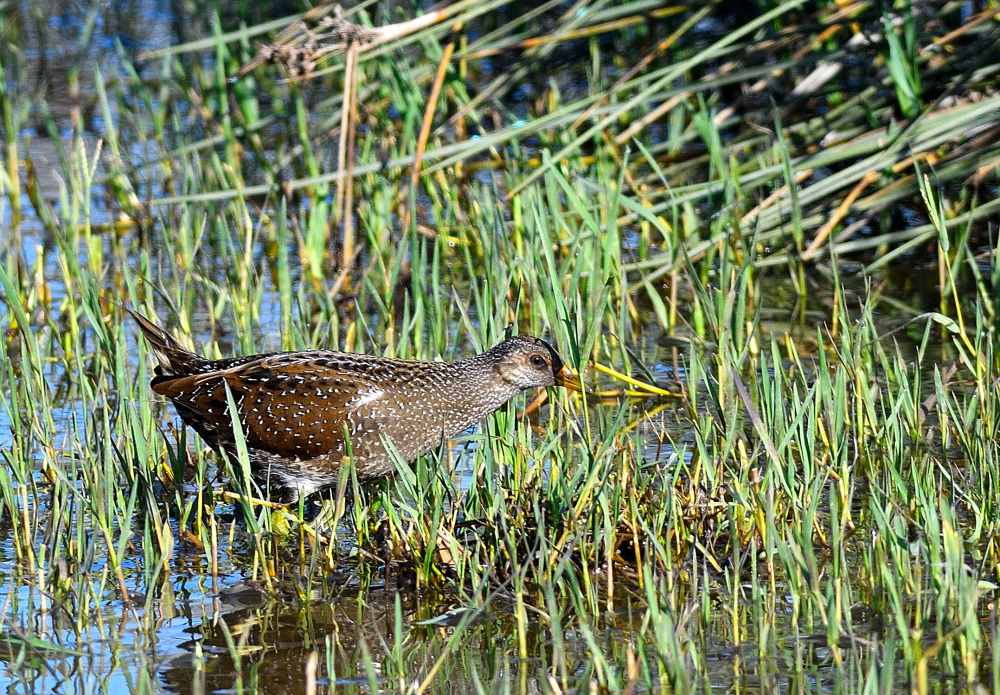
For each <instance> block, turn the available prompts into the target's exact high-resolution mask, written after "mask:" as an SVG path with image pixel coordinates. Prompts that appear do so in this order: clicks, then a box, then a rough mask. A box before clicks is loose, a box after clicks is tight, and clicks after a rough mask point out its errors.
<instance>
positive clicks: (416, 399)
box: [130, 312, 578, 499]
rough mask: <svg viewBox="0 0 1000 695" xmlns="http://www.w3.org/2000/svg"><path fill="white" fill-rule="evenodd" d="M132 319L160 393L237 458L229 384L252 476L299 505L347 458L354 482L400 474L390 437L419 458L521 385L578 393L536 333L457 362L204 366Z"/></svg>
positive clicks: (293, 358) (314, 353)
mask: <svg viewBox="0 0 1000 695" xmlns="http://www.w3.org/2000/svg"><path fill="white" fill-rule="evenodd" d="M130 313H131V314H132V316H133V317H134V318H135V320H136V321H137V322H138V324H139V327H140V328H141V329H142V332H143V334H144V335H145V336H146V340H147V341H148V342H149V344H150V346H151V347H152V349H153V351H154V353H155V354H156V357H157V360H158V362H159V364H158V366H157V367H156V371H155V374H156V376H155V378H154V379H153V380H152V382H151V384H150V385H151V386H152V388H153V391H154V392H156V393H158V394H160V395H162V396H166V397H167V398H169V399H170V400H171V401H172V402H173V404H174V406H175V407H176V409H177V412H178V414H179V415H180V416H181V418H182V419H183V420H184V422H185V423H186V424H188V425H190V426H191V427H192V428H194V430H195V431H196V432H198V434H199V435H201V437H202V439H204V440H205V441H206V442H207V443H208V444H209V445H210V446H211V447H212V448H214V449H216V450H220V449H221V450H224V451H226V453H227V454H229V455H230V456H235V455H236V446H235V440H234V437H233V430H232V426H231V422H232V420H231V416H230V414H229V410H228V408H227V401H226V390H225V385H227V384H228V386H229V390H230V392H231V393H232V396H233V401H234V403H235V404H236V407H237V410H238V413H239V418H240V422H241V425H242V429H243V433H244V436H245V438H246V444H247V449H248V453H249V458H250V466H251V470H252V472H253V474H254V476H255V477H256V478H257V480H258V482H259V483H260V484H261V487H262V489H264V490H269V489H270V490H275V489H277V490H279V491H280V492H279V495H280V496H281V497H290V498H292V499H294V498H296V497H297V496H299V495H308V494H310V493H312V492H314V491H316V490H319V489H320V488H323V487H326V486H328V485H332V484H333V483H335V482H336V481H337V479H338V476H339V468H340V466H341V464H342V463H343V462H344V460H345V458H346V457H347V456H348V450H349V451H350V458H351V460H352V461H353V462H354V464H355V466H356V469H357V473H358V477H359V478H361V479H372V478H378V477H381V476H385V475H388V474H390V473H391V472H392V471H393V465H392V461H391V459H390V457H389V454H388V452H387V451H386V447H385V446H384V443H383V438H387V439H389V440H391V441H392V443H393V445H394V446H395V448H396V449H397V450H398V451H399V453H400V454H401V455H402V457H403V458H404V459H406V460H412V459H414V458H416V457H417V456H419V455H420V454H423V453H425V452H427V451H429V450H430V449H432V448H434V447H435V446H437V445H439V444H441V443H442V442H443V441H444V440H446V439H448V438H449V437H453V436H454V435H456V434H458V433H459V432H462V431H463V430H465V429H467V428H468V427H470V426H471V425H473V424H474V423H476V422H478V421H479V420H481V419H482V418H483V417H485V416H486V415H488V414H489V413H492V412H493V411H494V410H496V409H497V408H499V407H500V406H502V405H503V404H504V403H506V402H507V401H508V400H510V399H511V398H512V397H513V396H514V395H515V394H517V393H518V392H519V391H521V390H523V389H527V388H532V387H544V386H552V385H562V386H566V387H568V388H573V389H578V387H577V386H575V385H574V384H573V382H571V381H567V380H566V375H565V372H564V370H563V362H562V360H561V359H560V358H559V355H557V354H556V352H555V350H553V349H552V347H551V346H550V345H549V344H548V343H546V342H545V341H544V340H540V339H538V338H533V337H531V336H515V337H513V338H508V339H507V340H504V341H503V342H501V343H500V344H498V345H496V346H495V347H494V348H492V349H490V350H488V351H486V352H484V353H483V354H481V355H477V356H476V357H472V358H469V359H465V360H459V361H457V362H421V361H415V360H397V359H389V358H385V357H376V356H373V355H361V354H354V353H346V352H332V351H327V350H311V351H306V352H276V353H269V354H262V355H250V356H247V357H232V358H228V359H222V360H208V359H205V358H204V357H201V356H199V355H196V354H194V353H192V352H190V351H188V350H185V349H184V348H183V347H181V345H180V344H179V343H178V342H177V341H176V340H175V339H174V338H173V336H171V335H170V334H169V333H167V332H166V331H165V330H163V329H162V328H160V327H159V326H157V325H156V324H154V323H153V322H152V321H150V320H149V319H147V318H145V317H144V316H141V315H139V314H136V313H135V312H130Z"/></svg>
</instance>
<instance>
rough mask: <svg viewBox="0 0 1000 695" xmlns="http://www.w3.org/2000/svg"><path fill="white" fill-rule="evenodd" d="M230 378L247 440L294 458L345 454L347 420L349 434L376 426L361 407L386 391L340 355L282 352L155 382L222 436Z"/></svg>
mask: <svg viewBox="0 0 1000 695" xmlns="http://www.w3.org/2000/svg"><path fill="white" fill-rule="evenodd" d="M316 354H317V355H322V353H316ZM331 354H332V353H331ZM226 384H228V386H229V390H230V391H231V392H232V395H233V401H234V402H235V403H236V406H237V408H238V411H239V415H240V421H241V424H242V426H243V432H244V435H245V437H246V441H247V446H248V447H251V448H254V449H261V450H263V451H268V452H270V453H273V454H277V455H279V456H283V457H286V458H290V459H311V458H315V457H317V456H322V455H326V454H336V453H344V452H345V436H344V431H345V426H346V428H347V430H348V433H349V435H354V434H358V433H359V432H361V431H366V430H368V429H370V428H373V427H375V426H376V423H367V422H366V421H365V419H366V417H367V416H366V415H365V413H367V412H369V411H370V408H364V407H362V406H365V405H368V404H370V403H371V401H372V400H373V399H376V398H380V397H381V396H382V393H383V391H382V389H381V388H380V387H379V385H378V383H377V382H376V381H375V380H373V379H371V378H369V377H366V376H365V375H363V374H359V373H356V372H355V371H352V370H345V369H343V368H342V367H338V361H337V360H336V359H335V358H330V357H324V356H312V357H294V356H290V355H282V354H278V355H270V356H266V357H263V358H261V359H258V360H254V361H250V362H246V363H242V364H238V365H236V366H234V367H231V368H227V369H220V370H218V371H215V372H208V373H203V374H196V375H191V376H187V377H183V378H179V379H172V380H170V381H166V382H163V383H160V384H157V385H156V387H155V388H156V391H157V393H160V394H161V395H164V396H167V397H168V398H170V399H171V400H173V401H174V403H175V404H176V405H177V406H178V408H179V410H182V411H188V412H186V413H185V415H187V416H189V417H193V418H197V417H199V416H200V417H201V418H202V419H203V420H212V421H218V426H217V427H216V428H215V431H216V432H217V433H218V436H219V437H220V440H222V439H229V438H231V429H229V420H230V415H229V411H228V408H227V402H226V391H225V385H226ZM185 419H188V418H187V417H186V418H185ZM196 428H197V426H196ZM227 435H228V436H227Z"/></svg>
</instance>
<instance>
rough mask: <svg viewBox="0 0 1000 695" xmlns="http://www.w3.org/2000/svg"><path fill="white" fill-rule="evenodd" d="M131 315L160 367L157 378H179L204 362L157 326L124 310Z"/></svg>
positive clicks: (134, 313) (140, 316)
mask: <svg viewBox="0 0 1000 695" xmlns="http://www.w3.org/2000/svg"><path fill="white" fill-rule="evenodd" d="M126 311H128V313H130V314H131V315H132V318H134V319H135V322H136V323H138V324H139V328H141V329H142V334H143V335H144V336H146V342H148V343H149V346H150V347H151V348H153V353H154V354H155V355H156V360H157V362H159V364H160V366H159V369H158V370H157V374H158V375H159V376H175V375H176V376H180V375H186V374H190V373H192V372H193V371H195V369H194V368H195V367H196V366H197V365H198V364H200V363H201V362H204V358H202V357H199V356H198V355H196V354H195V353H193V352H191V351H190V350H185V349H184V348H183V347H181V344H180V343H178V342H177V339H176V338H174V337H173V336H172V335H170V334H169V333H167V332H166V331H165V330H163V329H162V328H160V327H159V326H157V325H156V324H155V323H153V322H152V321H150V320H149V319H148V318H146V317H145V316H143V315H142V314H140V313H137V312H135V311H132V310H131V309H126Z"/></svg>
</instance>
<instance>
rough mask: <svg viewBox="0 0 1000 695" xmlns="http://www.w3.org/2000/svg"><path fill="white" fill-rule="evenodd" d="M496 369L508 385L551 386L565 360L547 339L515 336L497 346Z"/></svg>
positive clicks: (525, 387) (525, 386) (524, 387)
mask: <svg viewBox="0 0 1000 695" xmlns="http://www.w3.org/2000/svg"><path fill="white" fill-rule="evenodd" d="M493 352H495V353H496V355H497V365H496V370H497V372H498V373H499V374H500V376H501V377H502V378H503V380H504V381H506V382H507V383H508V384H512V385H513V386H516V387H517V388H520V389H529V388H537V387H542V386H552V385H554V384H555V383H556V375H557V374H558V373H559V371H560V370H561V369H562V368H563V361H562V360H561V359H560V358H559V355H557V354H556V351H555V350H553V349H552V346H551V345H549V344H548V343H546V342H545V341H544V340H540V339H538V338H532V337H531V336H515V337H513V338H508V339H507V340H505V341H504V342H502V343H500V344H499V345H497V346H496V347H495V348H494V349H493Z"/></svg>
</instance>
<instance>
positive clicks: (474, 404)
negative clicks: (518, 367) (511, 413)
mask: <svg viewBox="0 0 1000 695" xmlns="http://www.w3.org/2000/svg"><path fill="white" fill-rule="evenodd" d="M455 364H456V367H457V368H458V373H459V376H458V379H457V388H456V389H455V391H454V393H455V396H456V398H457V399H459V400H460V401H461V402H462V403H464V404H465V405H466V408H467V412H468V413H469V422H468V423H467V424H466V425H465V427H468V426H469V425H471V424H473V423H474V422H477V421H479V420H481V419H483V418H484V417H486V416H487V415H489V414H490V413H492V412H493V411H494V410H496V409H497V408H499V407H501V406H502V405H504V404H505V403H506V402H507V401H509V400H510V399H511V398H513V397H514V396H515V395H517V392H518V391H519V390H520V389H519V388H518V387H516V386H514V385H513V384H509V383H507V382H505V381H503V380H502V379H500V378H499V375H498V374H497V372H496V368H495V365H496V361H495V359H493V357H492V356H491V355H490V353H488V352H486V353H483V354H481V355H477V356H476V357H473V358H470V359H468V360H462V361H461V362H457V363H455ZM463 429H464V427H463Z"/></svg>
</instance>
